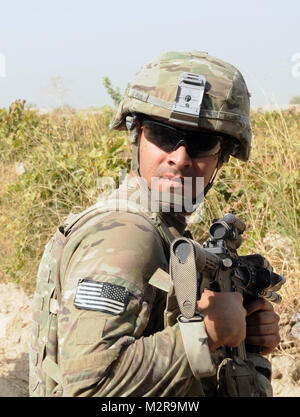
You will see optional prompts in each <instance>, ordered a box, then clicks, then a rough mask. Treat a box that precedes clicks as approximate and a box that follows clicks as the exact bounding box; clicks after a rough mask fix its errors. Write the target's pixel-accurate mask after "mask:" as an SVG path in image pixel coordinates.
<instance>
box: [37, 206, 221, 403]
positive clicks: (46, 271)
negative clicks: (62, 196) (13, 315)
mask: <svg viewBox="0 0 300 417" xmlns="http://www.w3.org/2000/svg"><path fill="white" fill-rule="evenodd" d="M111 201H112V200H111ZM114 201H115V200H114ZM120 201H121V200H120ZM120 206H121V204H120ZM97 207H98V208H97ZM137 207H138V206H137ZM101 210H102V211H101ZM107 210H108V211H107ZM103 211H104V212H103ZM158 217H159V219H160V220H159V221H157V217H156V223H155V222H154V219H155V216H153V215H152V214H151V213H147V214H145V212H143V213H142V214H141V212H140V211H139V209H138V208H137V209H136V210H135V209H134V208H133V207H131V208H130V209H128V210H127V211H126V210H124V207H123V209H120V210H117V211H110V210H109V208H108V207H106V208H105V209H103V206H102V209H101V204H100V205H98V206H97V205H96V206H94V207H93V208H92V209H89V210H87V212H86V213H85V215H80V216H79V217H76V216H75V217H73V218H71V220H69V223H68V222H67V224H65V225H64V226H63V227H62V226H61V227H60V228H59V229H58V230H57V232H56V234H55V236H54V237H53V238H52V239H51V241H50V242H49V243H48V245H47V247H46V249H45V253H44V255H43V259H42V261H41V264H40V268H39V272H38V280H37V288H36V292H35V296H34V305H33V333H32V334H33V335H32V345H31V351H30V395H31V396H101V397H110V396H118V397H121V396H126V397H127V396H157V397H159V396H160V397H166V396H170V397H173V396H178V397H185V396H194V397H195V396H203V395H204V391H206V392H205V393H206V394H207V393H208V392H209V390H212V391H213V390H214V383H213V382H212V379H211V378H210V379H209V378H208V379H207V380H200V381H197V380H196V379H195V378H194V376H193V374H192V372H191V369H190V366H189V364H188V361H187V357H186V354H185V350H184V346H183V342H182V338H181V333H180V329H179V327H178V324H177V323H176V321H175V320H173V321H172V320H171V319H170V320H167V322H168V323H169V325H167V326H164V310H165V309H166V299H167V293H166V292H164V291H162V290H160V289H158V288H156V287H154V286H153V285H150V284H149V280H150V278H151V277H152V275H153V273H154V272H155V271H156V270H157V268H161V269H163V270H165V271H167V272H168V256H169V255H168V242H167V240H168V238H167V235H168V231H167V230H168V226H172V227H174V226H175V228H176V230H177V233H183V230H184V226H183V225H182V224H180V223H179V222H177V221H176V219H175V218H172V216H171V215H165V216H164V219H163V218H162V217H163V216H161V215H160V216H158ZM162 224H163V227H162ZM173 231H174V229H173ZM167 309H168V310H169V311H168V314H170V317H171V316H172V314H173V316H176V315H177V314H178V306H177V304H176V299H175V297H174V295H173V296H172V295H171V294H169V297H168V308H167ZM168 314H167V316H168ZM165 316H166V314H165ZM199 360H201V358H199Z"/></svg>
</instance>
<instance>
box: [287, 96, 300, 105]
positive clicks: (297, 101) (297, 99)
mask: <svg viewBox="0 0 300 417" xmlns="http://www.w3.org/2000/svg"><path fill="white" fill-rule="evenodd" d="M289 104H300V96H295V97H293V98H292V99H291V100H290V102H289Z"/></svg>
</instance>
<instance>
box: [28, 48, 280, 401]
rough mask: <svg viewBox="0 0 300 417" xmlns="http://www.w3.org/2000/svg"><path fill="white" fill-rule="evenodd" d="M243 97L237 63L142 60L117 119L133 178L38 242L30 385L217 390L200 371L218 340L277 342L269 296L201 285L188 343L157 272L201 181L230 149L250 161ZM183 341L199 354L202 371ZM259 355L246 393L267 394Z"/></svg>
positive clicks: (109, 391)
mask: <svg viewBox="0 0 300 417" xmlns="http://www.w3.org/2000/svg"><path fill="white" fill-rule="evenodd" d="M249 107H250V106H249V93H248V90H247V87H246V84H245V81H244V79H243V77H242V75H241V74H240V72H239V71H238V70H237V69H236V68H234V67H233V66H232V65H230V64H228V63H225V62H223V61H221V60H219V59H216V58H213V57H211V56H209V55H208V54H207V53H205V52H190V53H185V52H168V53H165V54H163V55H161V56H160V57H158V58H157V59H155V60H154V61H152V62H151V63H149V64H148V65H147V66H145V67H144V68H142V70H141V71H140V72H139V74H138V75H137V78H136V80H135V82H134V84H133V85H132V87H131V89H130V90H129V91H128V93H127V95H126V96H125V98H124V99H123V101H122V102H121V104H120V107H119V110H118V112H117V114H116V116H115V118H114V120H113V122H112V125H111V127H112V128H114V129H126V128H127V129H128V130H129V131H130V137H131V143H132V169H131V172H130V175H129V176H127V177H126V179H125V181H124V183H123V185H122V186H121V187H120V188H119V189H118V190H117V191H115V192H114V193H113V194H112V195H111V196H110V197H109V198H108V199H107V200H105V201H99V202H98V203H96V204H95V205H94V206H92V207H91V208H89V209H87V210H86V211H84V212H83V213H81V214H80V215H77V216H71V217H70V218H68V220H67V222H66V223H65V224H64V225H63V226H60V227H59V229H58V230H57V232H56V234H55V235H54V237H53V238H52V239H51V241H50V242H49V243H48V245H47V246H46V249H45V253H44V255H43V259H42V261H41V264H40V268H39V272H38V280H37V288H36V292H35V297H34V306H33V310H34V312H33V336H32V345H31V352H30V394H31V395H32V396H102V397H107V396H157V397H167V396H177V397H186V396H193V397H198V396H204V395H206V396H213V395H216V392H217V391H216V387H217V376H216V375H211V376H209V377H208V375H210V374H209V372H206V371H205V369H204V368H205V366H206V365H205V364H206V362H209V363H210V361H212V362H214V363H215V364H218V360H219V359H218V352H219V351H220V350H221V349H222V346H224V345H226V346H229V347H234V346H238V345H239V344H240V343H241V342H242V341H243V340H244V339H246V341H247V343H248V344H252V345H260V346H262V352H261V353H262V355H267V354H269V353H270V352H271V351H272V350H273V349H274V348H275V347H276V346H277V344H278V343H279V331H278V320H279V318H278V316H277V315H276V314H275V312H274V310H273V307H272V305H271V304H270V303H269V302H267V301H265V300H262V299H260V300H256V301H254V302H252V303H251V304H249V305H247V306H246V307H245V306H243V300H242V297H241V295H240V294H238V293H217V292H213V291H209V290H205V291H204V292H203V293H202V295H201V298H200V299H199V300H198V301H197V310H198V311H199V312H200V313H202V314H203V317H204V331H205V343H204V344H203V346H202V347H200V345H199V340H198V338H197V337H195V336H194V335H191V336H190V339H189V340H188V341H185V342H186V343H183V336H182V334H181V331H180V327H179V325H178V323H177V321H176V318H177V316H178V314H179V309H178V305H177V303H176V298H175V297H174V292H173V291H172V287H171V286H166V285H165V284H162V283H160V282H159V280H155V279H153V276H154V273H155V272H156V271H157V270H158V268H160V269H162V270H164V271H166V272H168V270H169V247H170V243H171V241H172V239H173V238H174V237H177V236H180V235H183V234H185V235H187V233H188V232H187V231H186V217H187V215H189V214H190V213H191V212H192V211H193V210H195V209H196V207H197V205H198V204H199V190H197V187H196V183H197V179H198V178H203V182H204V194H206V193H207V192H208V190H209V188H210V187H211V186H212V183H213V180H214V178H215V175H216V173H217V171H218V170H219V169H220V168H221V166H222V164H223V163H225V162H227V161H228V159H229V157H230V155H232V156H234V157H237V158H239V159H241V160H243V161H246V160H247V159H248V158H249V153H250V142H251V129H250V123H249ZM154 178H155V181H154V182H153V181H151V180H153V179H154ZM186 178H189V179H190V182H189V186H188V185H186V183H185V181H184V180H185V179H186ZM186 191H188V193H186ZM186 194H188V198H186V199H184V198H182V196H183V197H186ZM200 194H201V193H200ZM154 195H155V198H153V196H154ZM185 200H189V203H190V205H187V206H186V205H184V201H185ZM145 201H146V203H145ZM178 201H179V202H178ZM154 203H155V204H156V207H157V209H156V210H153V205H154V206H155V204H154ZM166 206H168V207H169V210H166ZM187 345H188V346H192V347H193V349H194V352H195V354H196V353H197V355H198V356H197V360H198V361H199V363H200V362H201V363H203V369H204V371H203V375H200V377H199V376H198V377H197V378H196V377H195V375H194V372H193V371H194V370H193V369H192V366H191V365H190V363H189V360H188V358H187V353H186V349H185V346H187ZM262 355H259V354H256V355H254V354H253V355H249V360H250V361H252V362H253V364H254V366H255V370H254V378H252V379H254V380H255V383H253V384H254V385H255V387H256V388H255V389H256V394H254V395H257V390H258V391H259V395H264V396H270V395H272V389H271V385H270V382H269V380H270V364H269V362H268V361H267V359H266V358H264V357H263V356H262ZM253 369H254V367H253ZM257 387H258V388H257Z"/></svg>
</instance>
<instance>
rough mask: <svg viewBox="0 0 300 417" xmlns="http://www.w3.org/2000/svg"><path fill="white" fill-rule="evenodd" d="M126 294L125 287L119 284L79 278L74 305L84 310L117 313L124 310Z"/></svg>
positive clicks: (126, 300) (126, 299)
mask: <svg viewBox="0 0 300 417" xmlns="http://www.w3.org/2000/svg"><path fill="white" fill-rule="evenodd" d="M128 296H129V293H128V290H127V288H125V287H122V286H120V285H114V284H110V283H108V282H97V281H92V280H90V279H81V280H79V281H78V286H77V290H76V295H75V299H74V305H75V307H77V308H82V309H85V310H98V311H103V312H105V313H110V314H115V315H117V314H121V313H123V312H124V311H125V309H126V306H127V303H128Z"/></svg>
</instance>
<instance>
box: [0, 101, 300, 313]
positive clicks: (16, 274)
mask: <svg viewBox="0 0 300 417" xmlns="http://www.w3.org/2000/svg"><path fill="white" fill-rule="evenodd" d="M111 116H112V112H111V110H110V109H107V108H104V109H102V110H101V111H100V112H99V113H93V114H88V113H83V114H77V113H70V114H60V113H56V114H54V115H43V116H39V115H37V114H36V113H34V112H30V111H28V110H24V105H22V103H17V104H16V105H15V106H13V108H12V109H11V111H10V112H9V111H8V110H2V111H1V110H0V173H1V178H2V182H1V188H0V210H1V211H0V279H1V280H3V279H4V277H5V279H8V280H11V281H14V282H17V283H18V284H20V285H22V286H23V287H24V288H25V289H27V290H29V291H30V292H32V291H33V289H34V286H35V277H36V271H37V267H38V263H39V260H40V258H41V255H42V252H43V249H44V246H45V243H46V242H47V241H48V240H49V238H50V236H51V235H52V233H53V232H54V231H55V228H56V227H57V225H58V224H59V223H60V222H61V221H62V220H63V218H64V217H65V216H66V215H67V214H68V213H69V212H71V211H72V212H79V211H81V210H82V209H84V208H85V207H87V206H88V205H90V204H92V203H94V202H95V200H96V197H97V189H96V182H97V178H99V177H101V176H112V177H114V178H115V179H117V178H118V174H119V170H120V169H122V168H125V169H128V168H129V163H130V149H129V142H128V137H127V135H126V134H123V133H119V132H114V131H113V132H112V131H110V130H109V127H108V125H109V121H110V119H111ZM252 125H253V132H254V140H253V149H252V153H251V160H250V161H249V162H248V163H246V164H244V163H242V162H241V161H238V160H236V159H234V158H231V160H230V162H229V163H228V164H227V165H226V166H224V167H223V170H222V172H221V173H220V175H219V177H218V180H217V181H216V184H215V187H214V188H213V189H212V190H211V191H210V192H209V194H208V200H207V202H206V204H205V216H204V222H203V223H202V224H200V225H197V226H193V229H194V232H195V234H196V236H197V237H198V238H199V240H204V239H205V238H206V237H207V229H208V226H209V224H210V222H211V220H212V219H213V218H216V217H222V216H223V214H224V213H225V212H228V211H230V212H233V213H234V214H236V215H238V216H239V217H241V218H242V219H243V220H244V221H245V222H246V223H247V230H246V232H245V239H244V243H243V246H242V248H241V252H240V253H241V254H249V253H261V254H262V255H264V256H265V257H266V258H268V259H269V260H270V262H271V263H272V265H273V266H274V269H275V270H276V272H278V273H279V274H282V275H284V276H285V277H286V278H287V284H286V286H285V287H284V288H283V289H282V290H281V294H282V295H283V298H284V301H283V307H284V308H285V309H292V310H295V309H296V308H298V309H299V304H298V303H299V302H298V300H299V299H300V298H299V295H300V294H299V293H300V291H299V280H300V274H299V258H300V257H299V254H300V244H299V207H300V204H299V199H300V196H299V153H300V152H299V151H300V133H299V132H300V114H291V113H278V112H273V113H265V114H257V113H253V114H252ZM16 163H22V164H23V166H24V169H25V171H24V173H22V174H21V175H18V174H17V173H16V170H15V168H16V165H15V164H16Z"/></svg>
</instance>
